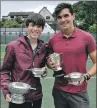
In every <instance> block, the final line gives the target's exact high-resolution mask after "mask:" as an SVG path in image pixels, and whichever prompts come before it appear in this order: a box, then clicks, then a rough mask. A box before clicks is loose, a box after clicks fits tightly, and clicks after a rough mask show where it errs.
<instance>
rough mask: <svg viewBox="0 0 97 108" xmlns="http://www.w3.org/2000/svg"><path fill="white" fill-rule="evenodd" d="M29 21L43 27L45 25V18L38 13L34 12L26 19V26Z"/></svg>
mask: <svg viewBox="0 0 97 108" xmlns="http://www.w3.org/2000/svg"><path fill="white" fill-rule="evenodd" d="M29 23H33V24H34V25H40V26H42V29H43V28H44V26H45V19H44V17H43V16H42V15H40V14H38V13H32V14H30V15H29V16H28V17H27V19H26V27H28V25H29Z"/></svg>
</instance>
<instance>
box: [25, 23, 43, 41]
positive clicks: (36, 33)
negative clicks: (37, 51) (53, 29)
mask: <svg viewBox="0 0 97 108" xmlns="http://www.w3.org/2000/svg"><path fill="white" fill-rule="evenodd" d="M27 29H28V37H29V38H31V39H35V40H36V39H38V38H39V37H40V35H41V32H42V31H43V29H42V26H40V25H34V24H32V23H29V25H28V27H27Z"/></svg>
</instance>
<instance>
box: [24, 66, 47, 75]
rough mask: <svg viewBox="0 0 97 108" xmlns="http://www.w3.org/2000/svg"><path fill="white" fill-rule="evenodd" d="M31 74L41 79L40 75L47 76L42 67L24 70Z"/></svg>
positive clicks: (44, 68)
mask: <svg viewBox="0 0 97 108" xmlns="http://www.w3.org/2000/svg"><path fill="white" fill-rule="evenodd" d="M26 70H29V71H31V72H32V74H33V75H34V77H41V75H43V74H47V69H46V67H42V68H32V69H26Z"/></svg>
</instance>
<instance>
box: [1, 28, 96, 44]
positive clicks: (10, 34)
mask: <svg viewBox="0 0 97 108" xmlns="http://www.w3.org/2000/svg"><path fill="white" fill-rule="evenodd" d="M53 34H54V33H50V32H46V33H42V35H41V37H40V39H42V40H44V41H45V42H46V41H48V39H49V38H50V36H52V35H53ZM91 34H92V35H93V36H94V38H95V40H96V34H93V33H91ZM21 35H24V36H26V35H27V29H26V28H1V40H0V43H1V44H7V43H9V42H10V41H13V40H16V39H17V38H18V37H19V36H21ZM96 43H97V42H96Z"/></svg>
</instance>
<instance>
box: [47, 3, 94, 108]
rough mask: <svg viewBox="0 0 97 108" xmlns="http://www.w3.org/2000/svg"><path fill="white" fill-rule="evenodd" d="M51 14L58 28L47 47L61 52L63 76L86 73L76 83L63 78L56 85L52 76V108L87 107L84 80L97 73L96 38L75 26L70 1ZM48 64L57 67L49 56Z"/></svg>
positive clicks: (87, 99) (58, 6)
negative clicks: (72, 73) (87, 67)
mask: <svg viewBox="0 0 97 108" xmlns="http://www.w3.org/2000/svg"><path fill="white" fill-rule="evenodd" d="M54 13H55V16H56V20H57V22H58V23H59V25H60V29H61V30H60V32H58V33H56V34H55V35H54V36H52V37H51V38H50V40H49V45H50V48H51V49H52V50H53V52H55V53H61V54H62V55H63V56H62V60H63V62H62V68H63V72H64V73H65V75H68V74H70V73H71V72H80V73H82V74H84V76H85V77H83V79H82V81H81V82H80V84H79V85H77V86H76V85H74V84H73V83H71V82H68V81H67V80H66V79H65V80H64V82H63V81H61V82H60V84H59V83H58V81H57V79H56V78H55V84H54V88H53V93H52V94H53V98H54V105H55V108H90V107H89V98H88V94H87V80H89V79H90V77H92V76H93V75H95V74H96V43H95V40H94V38H93V36H91V34H89V33H87V32H86V31H83V30H81V29H78V28H77V27H75V25H74V23H73V21H74V19H75V13H74V12H73V9H72V6H71V5H70V4H66V3H60V4H58V5H57V6H56V8H55V12H54ZM88 56H90V58H91V60H92V62H93V66H92V67H91V68H90V69H89V70H88V71H87V70H86V62H87V59H88ZM48 65H49V67H51V68H52V69H53V70H55V69H56V67H57V66H56V63H55V62H54V61H52V60H50V59H48ZM63 85H64V86H63Z"/></svg>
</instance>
